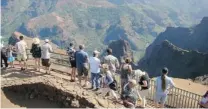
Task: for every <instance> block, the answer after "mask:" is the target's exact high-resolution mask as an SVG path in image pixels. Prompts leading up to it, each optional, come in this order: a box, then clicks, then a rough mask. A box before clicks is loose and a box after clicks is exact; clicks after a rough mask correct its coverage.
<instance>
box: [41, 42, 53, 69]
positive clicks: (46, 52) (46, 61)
mask: <svg viewBox="0 0 208 109" xmlns="http://www.w3.org/2000/svg"><path fill="white" fill-rule="evenodd" d="M51 52H53V50H52V46H51V45H50V44H49V40H48V39H45V44H43V46H42V47H41V59H42V65H43V66H45V70H46V73H50V57H51V56H50V54H51Z"/></svg>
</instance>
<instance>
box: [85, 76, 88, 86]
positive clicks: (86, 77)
mask: <svg viewBox="0 0 208 109" xmlns="http://www.w3.org/2000/svg"><path fill="white" fill-rule="evenodd" d="M87 80H88V76H85V77H84V81H85V84H84V86H85V87H86V86H87V85H88V84H87V83H88V81H87Z"/></svg>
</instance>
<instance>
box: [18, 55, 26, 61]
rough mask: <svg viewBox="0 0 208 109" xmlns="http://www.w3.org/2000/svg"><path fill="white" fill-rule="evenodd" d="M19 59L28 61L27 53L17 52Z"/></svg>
mask: <svg viewBox="0 0 208 109" xmlns="http://www.w3.org/2000/svg"><path fill="white" fill-rule="evenodd" d="M17 60H18V61H26V60H27V55H26V54H17Z"/></svg>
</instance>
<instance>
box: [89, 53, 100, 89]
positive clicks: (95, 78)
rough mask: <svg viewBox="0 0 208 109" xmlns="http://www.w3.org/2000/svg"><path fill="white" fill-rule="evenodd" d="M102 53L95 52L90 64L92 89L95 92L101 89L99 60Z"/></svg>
mask: <svg viewBox="0 0 208 109" xmlns="http://www.w3.org/2000/svg"><path fill="white" fill-rule="evenodd" d="M99 53H100V52H99V51H97V50H95V51H93V57H90V59H89V63H90V71H91V81H92V87H91V89H94V87H95V91H97V90H99V88H100V67H101V64H100V59H99V58H98V54H99Z"/></svg>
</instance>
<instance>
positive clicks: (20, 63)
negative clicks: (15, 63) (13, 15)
mask: <svg viewBox="0 0 208 109" xmlns="http://www.w3.org/2000/svg"><path fill="white" fill-rule="evenodd" d="M19 65H20V68H21V70H22V69H23V66H22V62H21V61H19Z"/></svg>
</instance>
